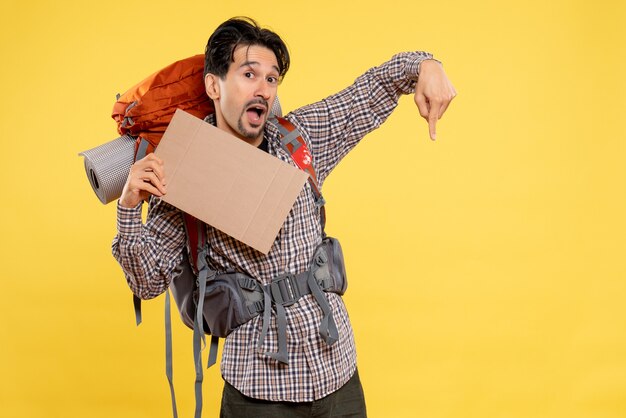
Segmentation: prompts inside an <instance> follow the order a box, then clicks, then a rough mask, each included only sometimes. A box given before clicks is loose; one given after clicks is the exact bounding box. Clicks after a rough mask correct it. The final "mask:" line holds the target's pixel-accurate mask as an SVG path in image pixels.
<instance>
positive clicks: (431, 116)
mask: <svg viewBox="0 0 626 418" xmlns="http://www.w3.org/2000/svg"><path fill="white" fill-rule="evenodd" d="M440 109H441V103H438V102H437V103H432V102H431V103H430V112H429V113H428V131H429V133H430V139H432V140H433V141H434V140H435V139H437V129H436V125H437V121H438V120H439V111H440Z"/></svg>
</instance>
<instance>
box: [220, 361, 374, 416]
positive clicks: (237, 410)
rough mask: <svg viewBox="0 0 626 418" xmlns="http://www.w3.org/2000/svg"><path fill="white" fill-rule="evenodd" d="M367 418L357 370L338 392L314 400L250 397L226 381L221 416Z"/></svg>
mask: <svg viewBox="0 0 626 418" xmlns="http://www.w3.org/2000/svg"><path fill="white" fill-rule="evenodd" d="M296 417H309V418H313V417H316V418H322V417H323V418H340V417H345V418H347V417H351V418H365V417H367V413H366V412H365V398H364V396H363V388H362V387H361V381H360V380H359V373H358V371H355V372H354V374H353V375H352V377H351V378H350V380H348V382H347V383H346V384H345V385H343V386H342V387H341V388H340V389H339V390H337V391H336V392H333V393H331V394H330V395H328V396H326V397H324V398H322V399H318V400H317V401H313V402H271V401H263V400H259V399H253V398H249V397H247V396H245V395H243V394H242V393H241V392H239V391H238V390H237V389H235V388H234V387H232V386H231V385H230V384H229V383H228V382H224V392H223V394H222V410H221V413H220V418H296Z"/></svg>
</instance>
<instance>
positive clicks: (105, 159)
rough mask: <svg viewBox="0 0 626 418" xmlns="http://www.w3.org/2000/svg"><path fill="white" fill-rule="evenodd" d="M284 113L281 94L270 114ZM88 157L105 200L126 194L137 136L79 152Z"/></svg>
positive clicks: (88, 167) (89, 172) (94, 181)
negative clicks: (281, 105) (280, 98)
mask: <svg viewBox="0 0 626 418" xmlns="http://www.w3.org/2000/svg"><path fill="white" fill-rule="evenodd" d="M272 115H275V116H282V109H281V107H280V102H279V101H278V97H276V99H275V100H274V105H273V106H272V109H271V110H270V114H269V115H268V117H269V116H272ZM78 155H79V156H81V155H82V156H83V157H85V172H86V173H87V178H88V179H89V184H91V188H92V189H93V191H94V192H95V193H96V196H98V199H100V201H101V202H102V203H103V204H105V205H106V204H107V203H109V202H112V201H114V200H117V199H118V198H119V197H120V196H121V195H122V189H123V188H124V184H125V183H126V178H127V177H128V173H129V172H130V166H131V165H133V162H134V158H135V137H133V136H130V135H124V136H120V137H119V138H116V139H114V140H113V141H110V142H107V143H106V144H102V145H100V146H97V147H95V148H92V149H90V150H87V151H83V152H81V153H79V154H78Z"/></svg>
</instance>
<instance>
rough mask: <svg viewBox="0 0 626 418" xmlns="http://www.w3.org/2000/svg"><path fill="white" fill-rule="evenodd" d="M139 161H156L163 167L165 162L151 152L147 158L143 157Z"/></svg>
mask: <svg viewBox="0 0 626 418" xmlns="http://www.w3.org/2000/svg"><path fill="white" fill-rule="evenodd" d="M139 161H155V162H157V163H158V164H161V165H163V160H162V159H160V158H159V157H157V156H156V155H155V154H154V153H153V152H151V153H150V154H147V155H146V156H145V157H143V158H142V159H141V160H139Z"/></svg>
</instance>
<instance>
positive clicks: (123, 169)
mask: <svg viewBox="0 0 626 418" xmlns="http://www.w3.org/2000/svg"><path fill="white" fill-rule="evenodd" d="M78 155H82V156H83V157H85V172H86V173H87V178H88V179H89V184H91V187H92V189H93V191H94V192H95V193H96V196H98V199H100V201H101V202H102V203H104V204H107V203H109V202H111V201H113V200H115V199H117V198H118V197H120V196H121V195H122V189H123V188H124V183H126V178H127V177H128V172H129V171H130V166H131V165H132V164H133V158H134V156H135V138H133V137H132V136H130V135H124V136H120V137H119V138H116V139H114V140H113V141H110V142H107V143H106V144H102V145H100V146H98V147H96V148H93V149H90V150H87V151H83V152H81V153H80V154H78Z"/></svg>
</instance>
